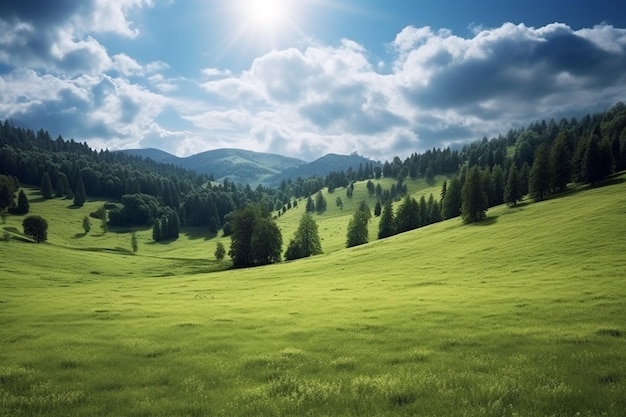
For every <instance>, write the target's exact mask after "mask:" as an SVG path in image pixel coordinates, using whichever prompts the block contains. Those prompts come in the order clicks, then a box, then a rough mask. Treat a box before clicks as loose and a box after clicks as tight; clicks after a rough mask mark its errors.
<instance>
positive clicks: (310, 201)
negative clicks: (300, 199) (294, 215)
mask: <svg viewBox="0 0 626 417" xmlns="http://www.w3.org/2000/svg"><path fill="white" fill-rule="evenodd" d="M305 209H306V211H307V212H309V213H310V212H314V211H315V203H314V202H313V199H312V198H311V196H309V197H307V199H306V208H305Z"/></svg>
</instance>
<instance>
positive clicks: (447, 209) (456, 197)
mask: <svg viewBox="0 0 626 417" xmlns="http://www.w3.org/2000/svg"><path fill="white" fill-rule="evenodd" d="M461 191H462V185H461V180H459V179H458V178H453V179H451V180H450V183H449V184H448V187H447V189H446V192H445V196H444V198H443V200H442V202H441V217H442V218H443V219H444V220H447V219H452V218H455V217H459V216H460V215H461V205H462V203H463V199H462V198H461Z"/></svg>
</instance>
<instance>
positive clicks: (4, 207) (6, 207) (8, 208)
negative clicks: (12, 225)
mask: <svg viewBox="0 0 626 417" xmlns="http://www.w3.org/2000/svg"><path fill="white" fill-rule="evenodd" d="M18 189H19V191H18ZM16 192H17V204H16V203H15V193H16ZM0 210H1V211H2V213H5V214H7V213H11V214H17V215H22V214H27V213H28V211H29V210H30V203H29V202H28V197H26V193H25V192H24V190H22V189H20V187H19V181H18V180H17V178H15V177H10V176H7V175H0Z"/></svg>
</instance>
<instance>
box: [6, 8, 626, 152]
mask: <svg viewBox="0 0 626 417" xmlns="http://www.w3.org/2000/svg"><path fill="white" fill-rule="evenodd" d="M0 16H1V17H0V27H2V28H3V31H4V33H5V36H4V38H3V39H1V40H0V118H1V119H2V120H11V121H13V123H14V124H16V125H20V126H24V127H27V128H31V129H34V130H37V129H40V128H43V129H45V130H47V131H49V132H50V134H51V136H53V137H56V136H58V135H62V136H63V137H64V138H75V140H78V141H80V142H86V143H88V144H89V146H90V147H91V148H92V149H108V150H111V151H115V150H123V149H147V148H155V149H159V150H163V151H165V152H168V153H170V154H172V155H175V156H178V157H187V156H190V155H194V154H198V153H202V152H205V151H210V150H215V149H224V148H235V149H242V150H249V151H254V152H263V153H270V154H277V155H282V156H288V157H293V158H297V159H300V160H303V161H307V162H310V161H313V160H315V159H318V158H320V157H322V156H324V155H326V154H329V153H336V154H340V155H349V154H352V153H354V152H357V153H358V154H359V155H362V156H365V157H367V158H369V159H372V160H377V161H384V160H390V159H392V158H393V157H394V156H399V157H401V158H405V157H407V156H409V155H410V154H412V153H424V152H425V151H426V150H428V149H432V148H445V147H447V146H450V147H453V148H456V147H461V146H463V145H465V144H469V143H471V142H475V141H478V140H481V139H482V138H483V137H487V138H492V137H497V135H499V134H505V133H506V132H507V131H508V130H509V129H516V128H520V127H523V126H526V125H528V124H529V123H531V122H533V121H537V120H550V119H552V118H553V119H555V120H560V119H561V118H563V117H565V118H567V119H570V118H572V117H576V118H580V117H582V116H584V115H586V114H589V113H596V112H600V111H605V110H606V109H608V108H609V107H611V106H612V105H614V104H615V103H617V102H619V101H625V100H626V74H625V73H624V72H623V68H626V6H624V5H620V4H614V2H611V1H608V0H602V1H598V2H595V3H594V4H590V5H588V6H585V7H581V6H578V7H574V6H573V5H572V4H571V3H569V2H566V1H564V0H558V1H553V2H550V4H545V2H539V1H538V0H532V1H531V2H526V3H524V4H523V5H519V4H513V5H503V4H501V3H499V2H496V1H494V0H482V1H478V2H472V3H471V5H470V4H467V3H466V2H463V1H462V0H446V1H443V2H442V1H438V2H434V1H422V2H420V3H415V4H411V5H406V4H401V3H396V2H392V3H389V2H381V1H375V0H367V1H356V0H344V1H340V2H333V3H331V2H327V1H323V0H301V1H297V2H296V1H291V2H290V1H286V0H264V1H261V0H257V1H251V0H237V1H233V2H228V3H225V2H220V1H218V0H211V1H208V2H207V1H199V0H189V1H186V2H181V1H158V0H121V1H119V2H116V3H115V4H109V3H107V4H104V3H99V2H96V1H95V0H90V1H87V2H85V1H77V0H72V1H70V2H68V1H62V0H54V1H50V2H47V3H46V5H45V6H41V5H39V4H35V1H34V0H27V1H15V0H11V1H8V2H4V3H3V4H1V5H0Z"/></svg>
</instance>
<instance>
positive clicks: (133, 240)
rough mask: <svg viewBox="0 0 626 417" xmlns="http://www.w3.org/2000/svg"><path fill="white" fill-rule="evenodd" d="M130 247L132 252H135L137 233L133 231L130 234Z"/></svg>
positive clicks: (136, 248)
mask: <svg viewBox="0 0 626 417" xmlns="http://www.w3.org/2000/svg"><path fill="white" fill-rule="evenodd" d="M130 248H131V249H132V250H133V253H137V250H138V249H139V245H138V243H137V234H136V233H135V232H133V233H131V235H130Z"/></svg>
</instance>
